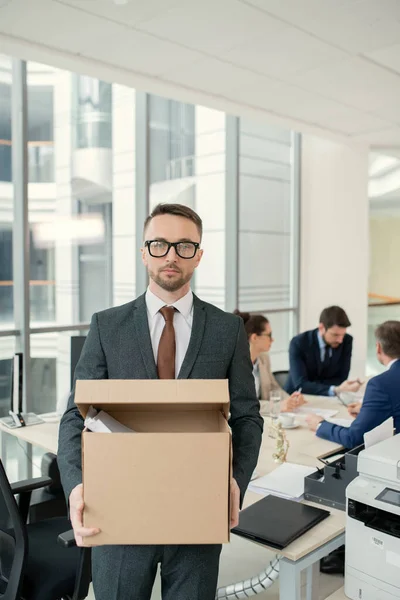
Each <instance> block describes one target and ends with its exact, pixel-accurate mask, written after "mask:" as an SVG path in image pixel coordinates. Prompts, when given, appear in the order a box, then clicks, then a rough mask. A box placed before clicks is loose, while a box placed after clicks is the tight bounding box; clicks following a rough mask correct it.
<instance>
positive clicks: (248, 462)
mask: <svg viewBox="0 0 400 600" xmlns="http://www.w3.org/2000/svg"><path fill="white" fill-rule="evenodd" d="M228 379H229V394H230V400H231V416H230V420H229V425H230V427H231V429H232V446H233V477H234V478H235V479H236V481H237V483H238V485H239V488H240V492H241V493H240V496H241V502H242V501H243V497H244V494H245V491H246V489H247V486H248V484H249V482H250V478H251V476H252V474H253V471H254V469H255V468H256V465H257V461H258V454H259V451H260V446H261V438H262V432H263V424H264V421H263V419H262V417H261V416H260V403H259V401H258V399H257V396H256V390H255V384H254V377H253V369H252V365H251V360H250V353H249V343H248V341H247V336H246V333H245V330H244V325H243V322H242V321H241V320H240V319H238V332H237V343H236V346H235V350H234V354H233V357H232V360H231V363H230V366H229V370H228Z"/></svg>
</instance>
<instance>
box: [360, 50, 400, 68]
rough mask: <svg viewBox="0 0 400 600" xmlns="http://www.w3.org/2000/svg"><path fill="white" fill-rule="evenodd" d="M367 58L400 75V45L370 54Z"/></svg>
mask: <svg viewBox="0 0 400 600" xmlns="http://www.w3.org/2000/svg"><path fill="white" fill-rule="evenodd" d="M367 56H368V58H371V59H372V60H373V61H375V62H376V63H378V64H380V65H383V66H384V67H388V68H389V69H392V70H393V71H396V73H400V43H398V44H393V45H391V46H386V47H385V48H381V49H380V50H375V51H374V52H368V54H367Z"/></svg>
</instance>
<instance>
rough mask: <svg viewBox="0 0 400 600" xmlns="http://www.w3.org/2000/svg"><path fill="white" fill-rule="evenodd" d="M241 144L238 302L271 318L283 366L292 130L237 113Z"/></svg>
mask: <svg viewBox="0 0 400 600" xmlns="http://www.w3.org/2000/svg"><path fill="white" fill-rule="evenodd" d="M239 147H240V151H239V306H240V309H241V310H243V311H249V312H253V313H259V312H262V313H264V314H265V315H266V316H267V317H268V318H269V320H270V321H271V324H272V325H273V329H274V332H275V338H276V341H275V343H274V345H273V347H272V350H271V353H272V354H276V355H277V356H276V357H275V359H274V358H273V368H274V369H275V370H277V369H278V368H279V369H280V368H286V367H287V350H288V345H289V341H290V339H291V337H292V336H293V335H294V333H295V332H296V331H295V329H296V324H295V318H294V315H295V311H296V309H297V303H296V301H295V298H296V296H297V293H296V290H295V289H294V287H295V286H296V285H297V284H296V276H295V275H296V273H295V272H296V268H297V256H298V237H297V228H298V221H297V219H296V213H297V210H298V206H297V203H298V198H297V197H296V195H295V194H294V193H293V186H294V185H295V184H296V182H294V181H293V177H292V173H293V170H292V160H293V134H292V132H291V131H288V130H284V129H281V128H279V127H275V126H273V125H269V124H260V123H253V122H251V121H249V120H247V119H240V139H239ZM286 310H287V311H288V312H282V311H286ZM277 311H278V312H277ZM278 360H279V362H280V364H279V365H278V364H277V361H278Z"/></svg>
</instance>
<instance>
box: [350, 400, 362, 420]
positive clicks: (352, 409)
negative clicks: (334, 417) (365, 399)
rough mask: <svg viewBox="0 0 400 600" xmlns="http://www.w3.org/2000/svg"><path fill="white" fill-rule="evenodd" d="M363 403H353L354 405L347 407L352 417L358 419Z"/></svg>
mask: <svg viewBox="0 0 400 600" xmlns="http://www.w3.org/2000/svg"><path fill="white" fill-rule="evenodd" d="M361 406H362V404H361V402H353V403H352V404H348V405H347V410H348V412H349V415H350V416H351V417H356V416H357V415H358V414H359V412H360V410H361Z"/></svg>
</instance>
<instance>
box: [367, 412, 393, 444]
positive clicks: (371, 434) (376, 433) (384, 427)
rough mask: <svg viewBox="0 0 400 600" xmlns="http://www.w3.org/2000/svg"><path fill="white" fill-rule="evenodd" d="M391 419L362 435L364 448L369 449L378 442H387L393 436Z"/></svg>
mask: <svg viewBox="0 0 400 600" xmlns="http://www.w3.org/2000/svg"><path fill="white" fill-rule="evenodd" d="M393 427H394V422H393V417H389V418H388V419H387V420H386V421H384V422H383V423H381V424H380V425H378V427H375V429H372V431H368V432H367V433H364V444H365V448H366V449H367V448H370V447H371V446H373V445H374V444H378V442H383V440H387V439H388V438H390V437H392V435H393Z"/></svg>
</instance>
